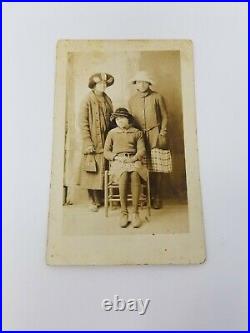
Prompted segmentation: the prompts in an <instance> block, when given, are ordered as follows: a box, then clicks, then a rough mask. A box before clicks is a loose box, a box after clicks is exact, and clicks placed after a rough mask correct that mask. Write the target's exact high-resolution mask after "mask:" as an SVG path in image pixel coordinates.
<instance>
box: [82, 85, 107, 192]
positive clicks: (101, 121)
mask: <svg viewBox="0 0 250 333" xmlns="http://www.w3.org/2000/svg"><path fill="white" fill-rule="evenodd" d="M112 112H113V107H112V102H111V99H110V98H109V97H108V96H107V95H106V94H104V95H103V98H100V97H98V96H96V95H95V93H94V92H93V91H91V92H90V94H89V95H88V96H87V98H86V99H85V100H84V101H83V103H82V105H81V112H80V128H81V134H82V140H83V154H84V155H83V161H82V165H81V173H80V174H81V175H80V178H81V180H80V182H81V185H82V186H83V187H84V188H86V189H94V190H102V189H103V181H104V170H105V160H104V156H103V149H104V143H105V139H106V136H107V133H108V131H109V129H110V116H111V113H112ZM88 147H94V148H95V153H94V154H91V156H90V155H86V151H87V149H88ZM90 158H91V159H92V160H93V162H94V164H95V166H96V168H95V170H94V169H93V164H92V165H90V167H89V168H88V165H86V161H88V162H89V160H90ZM93 170H94V171H93Z"/></svg>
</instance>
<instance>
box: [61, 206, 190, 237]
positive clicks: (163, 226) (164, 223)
mask: <svg viewBox="0 0 250 333" xmlns="http://www.w3.org/2000/svg"><path fill="white" fill-rule="evenodd" d="M63 209H64V220H63V233H64V234H65V235H69V236H73V235H75V236H81V235H114V234H122V235H128V234H151V233H155V234H175V233H186V232H188V205H187V204H180V203H177V202H166V203H165V204H164V206H163V208H161V209H157V210H155V209H151V216H150V217H149V220H147V219H146V218H145V217H146V216H147V210H146V209H145V208H144V209H140V216H141V217H142V219H143V220H144V223H143V225H142V226H141V227H140V228H138V229H135V228H133V227H132V226H131V224H129V225H128V227H127V228H120V226H119V213H120V211H119V208H113V209H109V216H108V217H107V218H106V217H105V214H104V207H101V208H100V209H99V211H98V212H96V213H93V212H89V211H88V208H87V206H86V205H84V204H78V205H73V206H64V207H63Z"/></svg>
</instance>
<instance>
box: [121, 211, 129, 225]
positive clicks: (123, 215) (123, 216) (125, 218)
mask: <svg viewBox="0 0 250 333" xmlns="http://www.w3.org/2000/svg"><path fill="white" fill-rule="evenodd" d="M127 225H128V214H126V213H121V215H120V227H121V228H126V227H127Z"/></svg>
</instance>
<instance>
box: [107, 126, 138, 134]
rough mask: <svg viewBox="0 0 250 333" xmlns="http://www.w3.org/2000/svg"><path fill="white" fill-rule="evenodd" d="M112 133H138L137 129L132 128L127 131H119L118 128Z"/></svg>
mask: <svg viewBox="0 0 250 333" xmlns="http://www.w3.org/2000/svg"><path fill="white" fill-rule="evenodd" d="M113 131H114V132H115V133H135V132H137V131H138V129H137V128H134V127H129V128H128V129H121V128H119V127H115V128H114V130H113Z"/></svg>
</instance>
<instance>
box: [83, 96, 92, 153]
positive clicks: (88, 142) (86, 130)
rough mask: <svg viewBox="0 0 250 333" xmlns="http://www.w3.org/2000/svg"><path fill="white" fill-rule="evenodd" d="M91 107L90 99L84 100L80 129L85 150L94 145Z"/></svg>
mask: <svg viewBox="0 0 250 333" xmlns="http://www.w3.org/2000/svg"><path fill="white" fill-rule="evenodd" d="M89 107H90V106H89V102H88V100H84V101H83V102H82V104H81V111H80V131H81V136H82V143H83V147H84V150H86V149H87V148H88V147H94V144H93V142H92V139H91V133H90V124H89Z"/></svg>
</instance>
